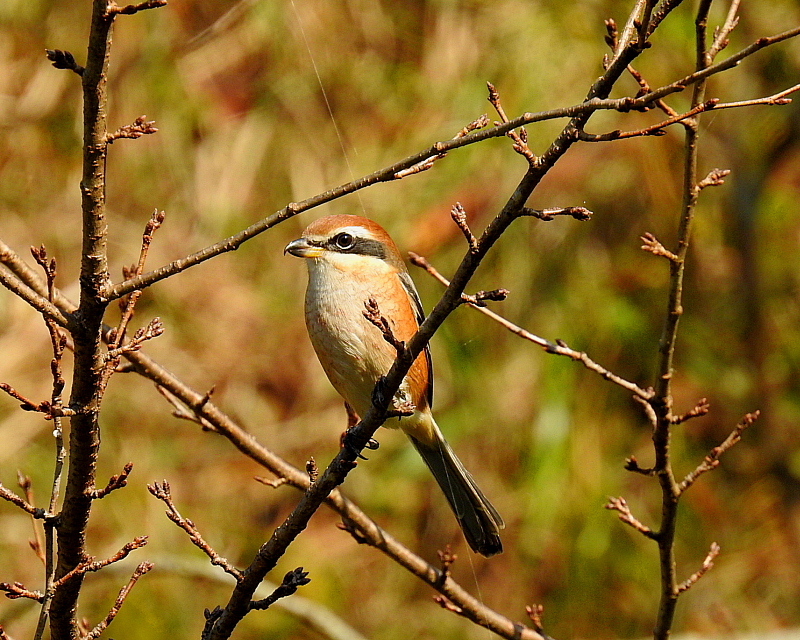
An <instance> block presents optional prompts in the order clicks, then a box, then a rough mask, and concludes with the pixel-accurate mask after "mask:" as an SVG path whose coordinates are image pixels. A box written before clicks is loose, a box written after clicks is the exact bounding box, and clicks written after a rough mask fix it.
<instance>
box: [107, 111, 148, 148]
mask: <svg viewBox="0 0 800 640" xmlns="http://www.w3.org/2000/svg"><path fill="white" fill-rule="evenodd" d="M155 124H156V123H155V121H154V120H148V119H147V116H139V117H138V118H136V120H134V121H133V123H132V124H126V125H125V126H124V127H120V128H119V129H117V130H116V131H115V132H114V133H109V134H108V135H106V142H108V143H109V144H111V143H112V142H114V140H119V139H120V138H128V139H130V140H136V139H138V138H141V137H142V136H146V135H150V134H153V133H157V132H158V129H157V128H156V127H155Z"/></svg>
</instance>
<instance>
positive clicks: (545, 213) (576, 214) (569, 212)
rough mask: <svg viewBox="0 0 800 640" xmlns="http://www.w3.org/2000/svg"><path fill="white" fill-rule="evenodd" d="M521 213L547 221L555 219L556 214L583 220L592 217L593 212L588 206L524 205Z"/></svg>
mask: <svg viewBox="0 0 800 640" xmlns="http://www.w3.org/2000/svg"><path fill="white" fill-rule="evenodd" d="M521 215H523V216H529V217H531V218H538V219H539V220H544V221H545V222H549V221H550V220H554V219H555V217H556V216H570V217H571V218H575V219H576V220H581V221H586V220H591V219H592V212H591V211H589V209H587V208H586V207H553V208H551V209H531V208H529V207H523V209H522V214H521Z"/></svg>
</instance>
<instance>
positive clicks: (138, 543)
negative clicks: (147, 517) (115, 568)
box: [53, 536, 147, 593]
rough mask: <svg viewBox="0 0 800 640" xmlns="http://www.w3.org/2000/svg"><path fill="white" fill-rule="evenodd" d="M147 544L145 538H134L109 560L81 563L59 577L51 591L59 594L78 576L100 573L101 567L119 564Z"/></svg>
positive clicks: (93, 560)
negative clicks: (132, 552) (62, 588)
mask: <svg viewBox="0 0 800 640" xmlns="http://www.w3.org/2000/svg"><path fill="white" fill-rule="evenodd" d="M146 544H147V536H139V537H138V538H134V539H133V540H131V541H130V542H128V543H127V544H125V546H124V547H122V549H120V550H119V551H117V552H116V553H115V554H114V555H113V556H111V557H110V558H106V559H105V560H95V559H92V560H87V561H85V562H81V563H80V564H79V565H78V566H77V567H75V568H74V569H72V570H71V571H69V572H67V573H65V574H64V575H63V576H61V577H60V578H59V579H58V580H56V581H55V582H54V583H53V589H54V590H55V591H56V593H58V592H59V590H60V588H61V587H63V586H64V585H65V584H67V583H69V582H70V581H73V580H74V579H75V578H77V577H79V576H83V575H85V574H87V573H92V572H94V571H100V569H102V568H103V567H107V566H108V565H110V564H114V563H115V562H119V561H120V560H123V559H125V558H127V557H128V555H129V554H130V553H131V551H134V550H136V549H141V548H142V547H143V546H145V545H146Z"/></svg>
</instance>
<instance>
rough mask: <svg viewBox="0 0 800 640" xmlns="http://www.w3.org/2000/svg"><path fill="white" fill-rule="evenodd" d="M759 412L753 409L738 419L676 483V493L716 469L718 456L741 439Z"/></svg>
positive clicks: (681, 491) (684, 489)
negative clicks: (708, 451) (696, 464)
mask: <svg viewBox="0 0 800 640" xmlns="http://www.w3.org/2000/svg"><path fill="white" fill-rule="evenodd" d="M760 413H761V412H760V411H754V412H753V413H748V414H746V415H745V416H744V417H743V418H742V419H741V420H740V421H739V423H738V424H737V425H736V427H735V428H734V429H733V431H731V433H730V435H729V436H728V437H727V438H725V440H724V441H723V442H722V444H720V445H719V446H718V447H714V448H713V449H712V450H711V451H710V453H709V454H708V455H707V456H706V457H705V458H704V459H703V461H702V462H701V463H700V464H699V465H698V466H697V468H696V469H695V470H694V471H692V472H690V473H688V474H687V475H686V477H685V478H684V479H683V482H681V483H680V484H679V485H678V493H679V494H681V493H683V492H684V491H686V490H687V489H688V488H689V487H691V486H692V485H693V484H694V483H695V481H696V480H697V478H699V477H700V476H701V475H703V474H704V473H706V472H707V471H712V470H713V469H716V468H717V467H718V466H719V458H720V456H721V455H722V454H723V453H725V452H726V451H728V449H730V448H731V447H732V446H734V445H735V444H737V443H738V442H739V441H740V440H741V439H742V433H744V430H745V429H747V428H748V427H749V426H751V425H752V424H753V423H754V422H755V421H756V420H758V416H759V415H760Z"/></svg>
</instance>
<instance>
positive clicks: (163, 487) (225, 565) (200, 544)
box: [147, 480, 242, 582]
mask: <svg viewBox="0 0 800 640" xmlns="http://www.w3.org/2000/svg"><path fill="white" fill-rule="evenodd" d="M147 490H148V491H149V492H150V493H151V494H153V495H154V496H155V497H156V498H158V499H159V500H161V501H162V502H163V503H164V504H165V505H167V517H168V518H169V519H170V520H172V521H173V522H174V523H175V524H177V525H178V526H179V527H180V528H181V529H183V530H184V531H185V532H186V533H188V534H189V539H190V540H191V541H192V544H193V545H194V546H196V547H197V548H198V549H200V550H201V551H202V552H203V553H205V554H206V555H207V556H208V558H209V559H210V560H211V564H213V565H216V566H218V567H222V570H223V571H225V572H226V573H229V574H230V575H232V576H233V577H234V578H236V580H237V582H238V581H241V579H242V572H241V571H239V570H238V569H237V568H236V567H234V566H233V565H232V564H231V563H230V562H229V561H228V560H227V559H226V558H223V557H222V556H221V555H219V554H218V553H217V552H216V551H214V549H213V548H212V547H211V545H210V544H208V543H207V542H206V541H205V540H203V536H201V535H200V532H199V531H198V530H197V527H195V526H194V523H193V522H192V521H191V520H187V519H185V518H184V517H183V516H181V514H180V513H179V512H178V509H177V508H176V507H175V504H174V503H173V502H172V495H171V494H170V490H169V483H168V482H167V481H166V480H164V481H163V482H162V483H160V484H159V483H158V482H154V483H153V484H149V485H147Z"/></svg>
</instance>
